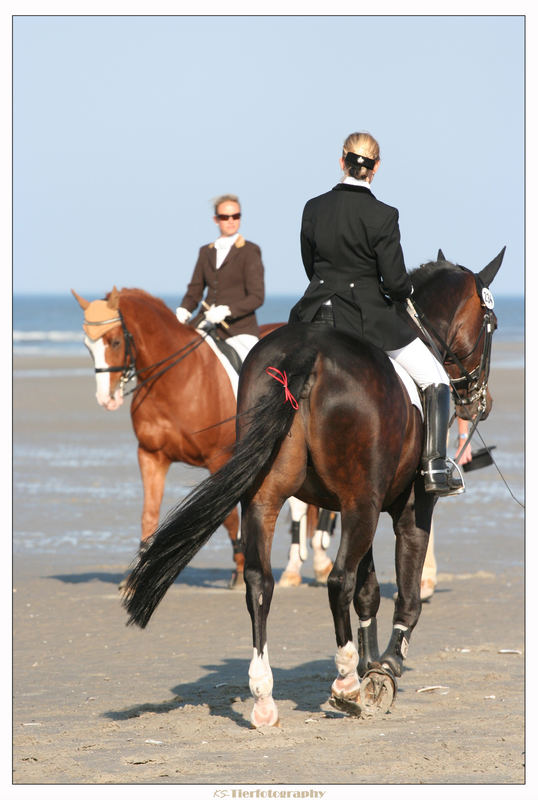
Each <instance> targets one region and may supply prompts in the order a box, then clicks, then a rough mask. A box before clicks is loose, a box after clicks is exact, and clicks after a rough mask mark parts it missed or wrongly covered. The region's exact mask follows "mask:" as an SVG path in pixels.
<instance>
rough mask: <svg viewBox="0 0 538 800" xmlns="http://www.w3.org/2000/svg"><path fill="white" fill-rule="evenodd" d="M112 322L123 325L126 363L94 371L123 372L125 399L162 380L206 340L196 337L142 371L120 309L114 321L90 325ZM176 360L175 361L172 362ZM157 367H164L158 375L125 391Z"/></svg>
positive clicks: (134, 345) (122, 383)
mask: <svg viewBox="0 0 538 800" xmlns="http://www.w3.org/2000/svg"><path fill="white" fill-rule="evenodd" d="M111 322H119V323H121V328H122V332H123V343H124V362H123V364H122V365H121V366H117V367H95V369H94V371H95V372H96V373H99V372H121V376H120V390H121V392H122V394H123V396H124V397H126V396H127V395H129V394H133V392H137V391H138V390H139V389H141V388H142V387H143V386H145V385H146V384H147V383H149V382H150V381H151V382H154V381H156V380H157V378H160V377H161V375H164V373H165V372H168V370H169V369H171V368H172V367H174V366H175V365H176V364H179V362H180V361H183V359H184V358H186V357H187V356H188V355H190V354H191V353H192V352H193V351H194V350H196V348H197V347H199V346H200V345H201V344H202V342H203V341H204V339H205V336H198V335H197V336H196V338H195V339H191V341H189V342H187V344H186V345H184V346H183V347H181V348H180V349H179V350H176V352H175V353H171V354H170V355H169V356H166V357H165V358H163V359H162V360H161V361H156V362H155V363H154V364H150V365H149V366H147V367H141V368H140V369H137V368H136V344H135V341H134V338H133V335H132V333H131V332H130V331H129V330H128V328H127V325H126V324H125V320H124V319H123V315H122V313H121V311H120V310H119V309H118V316H117V317H114V318H112V319H108V320H104V321H103V322H92V323H88V324H91V325H109V324H110V323H111ZM172 359H175V360H172ZM156 367H163V369H161V370H160V371H159V372H157V373H156V374H152V375H149V376H148V377H147V378H145V379H144V380H142V381H141V382H139V383H138V384H137V385H136V386H134V387H133V388H132V389H129V391H128V392H126V391H124V387H125V384H127V383H128V382H129V381H131V380H133V378H140V376H141V375H143V374H144V373H146V372H148V371H149V370H153V369H155V368H156Z"/></svg>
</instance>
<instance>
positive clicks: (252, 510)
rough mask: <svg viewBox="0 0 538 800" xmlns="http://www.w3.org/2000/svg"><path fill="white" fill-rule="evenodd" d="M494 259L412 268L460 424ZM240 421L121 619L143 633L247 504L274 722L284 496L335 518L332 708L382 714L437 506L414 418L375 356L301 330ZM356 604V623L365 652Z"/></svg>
mask: <svg viewBox="0 0 538 800" xmlns="http://www.w3.org/2000/svg"><path fill="white" fill-rule="evenodd" d="M440 255H442V254H440ZM503 255H504V251H502V252H501V253H500V254H499V256H497V258H496V259H494V260H493V261H492V262H491V263H490V264H488V266H487V267H485V268H484V269H483V270H482V271H481V272H480V273H478V274H476V275H475V274H474V273H473V272H471V271H470V270H468V269H466V268H464V267H460V266H456V265H454V264H451V263H449V262H446V261H444V260H441V261H438V262H431V263H430V264H428V265H423V266H422V267H421V268H419V269H418V270H415V271H414V272H413V273H412V280H413V286H414V290H415V291H414V295H413V297H414V298H415V302H416V306H417V308H418V309H421V310H422V312H423V314H424V317H423V320H422V326H423V329H424V330H426V331H427V336H428V337H429V338H431V339H432V340H435V341H436V343H437V347H438V348H439V349H440V351H441V353H442V357H443V360H444V362H445V365H446V369H447V371H448V373H449V375H450V377H451V378H452V379H454V380H453V388H454V390H455V393H456V409H457V414H458V415H459V416H461V417H463V418H466V419H469V418H471V417H475V416H476V417H477V418H482V419H484V418H485V417H487V415H488V414H489V411H490V408H491V397H490V395H489V391H488V388H487V381H488V375H489V364H490V354H491V339H492V336H493V331H494V330H495V328H496V327H497V322H496V318H495V314H494V313H493V311H492V308H493V298H492V296H491V293H490V292H489V289H488V288H487V287H488V286H489V284H490V282H491V281H492V280H493V278H494V276H495V275H496V273H497V270H498V269H499V267H500V264H501V262H502V258H503ZM275 378H276V379H275ZM237 414H238V420H237V439H236V445H235V448H234V454H233V456H232V458H231V459H230V461H229V462H228V463H227V464H226V466H225V467H223V468H222V469H221V470H220V471H219V472H218V473H216V474H215V475H213V476H211V477H209V478H207V479H206V480H205V481H204V482H203V483H201V484H200V485H199V486H198V487H197V488H196V489H194V490H193V491H192V492H191V493H190V495H189V496H188V497H187V498H186V499H185V500H184V501H183V502H182V503H181V504H180V505H179V506H178V507H177V508H176V509H175V510H173V511H172V512H170V514H169V516H168V517H167V520H166V521H165V522H164V523H163V524H162V525H161V526H160V527H159V529H158V530H157V531H156V533H155V535H154V536H153V537H152V540H151V543H150V545H149V547H148V549H147V550H146V551H145V552H144V553H143V554H141V556H140V559H139V561H138V563H137V564H136V566H135V567H134V569H133V572H132V573H131V575H130V577H129V579H128V581H127V587H126V591H125V595H124V598H123V603H124V605H125V607H126V609H127V611H128V614H129V622H130V623H133V622H134V623H136V624H138V625H140V626H141V627H144V626H145V625H146V624H147V623H148V621H149V619H150V617H151V615H152V613H153V611H154V610H155V607H156V606H157V604H158V603H159V601H160V600H161V599H162V597H163V595H164V593H165V592H166V590H167V589H168V587H169V586H170V585H171V584H172V583H173V581H174V580H175V578H176V576H177V575H178V573H179V572H180V571H181V569H183V567H184V566H185V565H186V564H187V563H188V562H189V561H190V559H191V558H192V557H193V556H194V555H195V554H196V552H198V550H199V549H200V548H201V547H202V546H203V545H204V543H205V542H207V541H208V539H209V538H210V536H211V535H212V533H213V531H214V530H215V529H216V527H217V525H218V524H219V520H221V519H223V518H224V517H225V516H226V515H227V514H228V513H229V511H230V509H231V508H233V507H234V506H235V504H236V503H237V502H238V501H239V500H240V502H241V506H242V523H241V524H242V533H241V538H242V543H243V548H244V552H245V582H246V585H247V592H246V595H247V597H246V599H247V606H248V610H249V612H250V616H251V620H252V633H253V645H254V652H253V658H252V661H251V663H250V668H249V678H250V689H251V692H252V694H253V696H254V698H255V704H254V709H253V712H252V716H251V720H252V723H253V724H254V726H256V727H257V726H262V725H274V724H276V723H277V722H278V713H277V708H276V705H275V702H274V700H273V697H272V688H273V677H272V672H271V667H270V664H269V656H268V650H267V618H268V614H269V608H270V605H271V598H272V594H273V586H274V579H273V576H272V572H271V563H270V553H271V544H272V538H273V532H274V525H275V520H276V518H277V515H278V512H279V510H280V508H281V506H282V503H283V502H284V501H285V499H286V498H287V497H289V496H290V495H292V494H293V495H295V496H297V497H299V498H300V499H302V500H304V501H305V502H307V503H312V504H315V505H318V506H320V507H323V508H327V509H332V510H334V511H340V513H341V539H340V545H339V549H338V554H337V557H336V561H335V564H334V567H333V569H332V572H331V574H330V575H329V580H328V592H329V603H330V608H331V611H332V615H333V621H334V629H335V635H336V645H337V653H336V658H335V661H336V666H337V671H338V675H337V677H336V679H335V680H334V682H333V684H332V687H331V702H332V704H333V705H335V706H336V707H337V708H339V709H341V710H345V711H351V712H352V713H356V714H359V715H360V714H368V713H379V712H380V711H386V710H387V709H388V707H389V706H390V705H391V703H392V702H393V701H394V695H395V692H396V677H399V676H400V675H401V673H402V668H403V661H404V659H405V658H406V656H407V651H408V647H409V639H410V636H411V632H412V631H413V629H414V627H415V625H416V624H417V621H418V618H419V615H420V610H421V602H420V577H421V571H422V565H423V562H424V556H425V554H426V548H427V545H428V537H429V532H430V524H431V518H432V513H433V508H434V505H435V497H434V496H432V495H431V494H427V493H426V492H425V491H424V479H423V476H422V473H421V453H422V442H423V423H422V418H421V415H420V412H419V410H418V409H417V408H416V406H414V405H412V403H411V401H410V398H409V396H408V395H407V393H406V391H405V389H404V388H403V384H402V382H401V381H400V379H399V377H398V375H397V374H396V372H395V370H394V369H393V367H392V365H391V363H390V361H389V359H388V357H387V356H386V354H385V353H384V352H383V351H381V350H380V349H378V348H376V347H373V346H371V345H370V344H368V343H367V342H365V341H362V340H359V339H356V338H354V337H352V336H349V335H348V334H346V333H343V332H341V331H337V330H335V329H334V328H331V327H328V326H319V325H308V324H294V325H287V326H284V327H281V328H278V329H277V330H275V331H274V332H272V333H270V334H269V335H268V336H266V337H265V338H264V339H262V340H261V341H260V342H259V343H258V344H257V345H256V346H255V347H254V348H253V349H252V350H251V352H250V353H249V355H248V356H247V358H246V360H245V363H244V365H243V369H242V372H241V377H240V382H239V394H238V405H237ZM452 502H456V501H455V500H454V501H452ZM381 511H388V513H389V514H390V515H391V517H392V520H393V525H394V533H395V535H396V556H395V559H396V580H397V585H398V595H397V599H396V601H395V610H394V615H393V629H392V636H391V638H390V641H389V643H388V646H387V648H386V650H385V651H384V652H383V654H382V655H381V656H379V650H378V644H377V629H376V615H377V612H378V608H379V604H380V591H379V584H378V582H377V578H376V575H375V570H374V561H373V553H372V543H373V539H374V534H375V531H376V527H377V523H378V518H379V515H380V513H381ZM351 602H353V605H354V608H355V610H356V612H357V614H358V617H359V632H358V650H357V648H356V647H355V645H354V643H353V633H352V628H351V620H350V605H351ZM359 676H360V677H362V681H361V680H360V677H359Z"/></svg>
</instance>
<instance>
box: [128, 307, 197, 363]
mask: <svg viewBox="0 0 538 800" xmlns="http://www.w3.org/2000/svg"><path fill="white" fill-rule="evenodd" d="M124 319H125V325H126V327H127V330H128V331H129V333H131V335H132V336H133V339H134V344H135V348H136V362H137V367H138V368H139V369H140V368H143V367H150V366H152V365H153V364H156V363H158V362H159V361H162V359H164V358H167V357H169V356H172V355H173V354H174V353H177V354H178V357H179V356H180V351H181V350H182V349H183V348H185V351H187V350H190V347H189V344H190V343H192V344H193V345H194V344H197V340H198V334H197V333H196V332H195V331H193V330H190V329H188V328H187V327H186V326H184V325H180V324H179V323H178V322H177V321H176V320H175V319H173V318H168V315H166V316H165V315H164V314H162V313H160V310H159V309H158V308H157V309H156V308H152V307H148V306H143V307H142V305H141V304H138V303H136V302H131V303H130V304H129V306H128V307H127V308H126V310H125V311H124ZM197 350H198V348H196V350H194V352H192V353H191V354H190V355H189V361H190V362H191V365H192V359H193V358H196V354H197Z"/></svg>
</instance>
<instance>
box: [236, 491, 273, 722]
mask: <svg viewBox="0 0 538 800" xmlns="http://www.w3.org/2000/svg"><path fill="white" fill-rule="evenodd" d="M279 510H280V509H279V508H278V509H274V508H272V509H268V508H266V507H264V506H262V505H261V504H255V503H253V502H250V503H248V504H245V505H244V506H243V509H242V521H241V538H242V539H243V547H244V551H245V583H246V600H247V608H248V611H249V614H250V618H251V622H252V643H253V646H254V651H253V655H252V661H251V662H250V667H249V671H248V676H249V686H250V691H251V692H252V696H253V697H254V701H255V702H254V708H253V710H252V714H251V717H250V718H251V721H252V724H253V725H254V727H256V728H259V727H262V726H264V725H277V724H278V710H277V707H276V703H275V701H274V700H273V673H272V671H271V666H270V664H269V655H268V650H267V617H268V616H269V609H270V607H271V598H272V596H273V589H274V584H275V581H274V578H273V574H272V571H271V544H272V541H273V533H274V527H275V523H276V518H277V516H278V511H279Z"/></svg>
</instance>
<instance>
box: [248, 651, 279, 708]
mask: <svg viewBox="0 0 538 800" xmlns="http://www.w3.org/2000/svg"><path fill="white" fill-rule="evenodd" d="M248 677H249V686H250V691H251V693H252V696H253V697H254V698H256V700H258V699H261V698H268V697H271V694H272V692H273V673H272V671H271V667H270V666H269V656H268V654H267V645H265V647H264V648H263V653H262V655H261V656H260V655H259V654H258V651H257V650H256V648H254V655H253V656H252V661H251V662H250V666H249V669H248Z"/></svg>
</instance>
